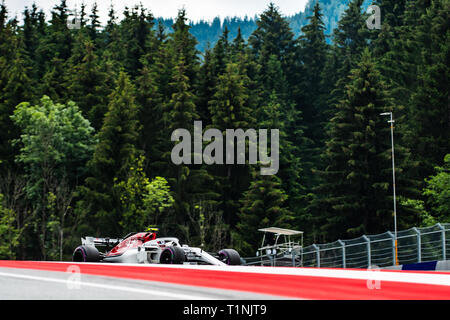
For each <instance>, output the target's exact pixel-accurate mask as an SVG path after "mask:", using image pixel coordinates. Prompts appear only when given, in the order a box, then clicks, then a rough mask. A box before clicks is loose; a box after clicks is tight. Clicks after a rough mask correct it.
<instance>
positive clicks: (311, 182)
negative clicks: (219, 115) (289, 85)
mask: <svg viewBox="0 0 450 320" xmlns="http://www.w3.org/2000/svg"><path fill="white" fill-rule="evenodd" d="M324 30H325V26H324V23H323V21H322V14H321V12H320V6H319V4H318V3H316V5H315V6H314V11H313V15H312V16H311V17H309V24H308V25H306V26H304V27H303V28H302V32H303V36H301V37H300V38H299V45H300V46H299V56H300V57H301V59H302V62H303V65H304V68H302V73H301V74H300V75H299V78H300V79H301V81H300V83H299V84H298V86H297V88H298V89H297V90H298V91H299V92H298V93H297V94H296V95H297V96H298V98H297V99H298V104H299V105H300V106H301V110H302V117H303V121H304V124H305V125H304V127H305V131H304V137H305V139H306V140H307V141H308V143H307V144H306V145H305V146H304V148H302V152H301V157H302V162H303V165H304V168H305V170H304V174H303V181H304V183H305V185H307V186H308V188H309V189H310V188H311V187H312V186H315V185H316V184H317V177H316V175H314V174H313V170H314V169H318V168H321V165H320V154H321V152H322V151H323V148H324V140H325V135H324V126H325V123H326V120H327V113H328V111H329V110H328V109H329V107H328V103H327V101H326V97H327V96H328V94H329V92H326V91H325V90H326V81H327V78H326V77H328V73H329V71H330V70H327V69H326V68H325V67H326V64H327V58H328V51H329V48H328V45H327V43H326V40H325V34H324Z"/></svg>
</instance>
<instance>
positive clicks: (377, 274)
mask: <svg viewBox="0 0 450 320" xmlns="http://www.w3.org/2000/svg"><path fill="white" fill-rule="evenodd" d="M53 299H58V300H115V299H117V300H155V299H156V300H270V299H277V300H279V299H283V300H284V299H308V300H309V299H313V300H450V272H425V271H421V272H418V271H392V270H389V271H386V270H354V269H352V270H349V269H347V270H343V269H315V268H282V267H247V266H245V267H244V266H229V267H218V266H193V265H181V266H175V265H124V264H106V263H71V262H36V261H0V300H53Z"/></svg>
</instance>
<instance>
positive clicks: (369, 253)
mask: <svg viewBox="0 0 450 320" xmlns="http://www.w3.org/2000/svg"><path fill="white" fill-rule="evenodd" d="M362 237H363V239H364V240H366V241H367V267H368V268H370V266H371V265H372V259H371V257H370V256H371V252H370V239H369V238H367V237H366V236H365V235H364V236H362Z"/></svg>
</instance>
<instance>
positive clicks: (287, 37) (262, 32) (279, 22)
mask: <svg viewBox="0 0 450 320" xmlns="http://www.w3.org/2000/svg"><path fill="white" fill-rule="evenodd" d="M256 25H257V28H256V30H255V31H254V32H253V33H252V35H251V36H250V38H249V40H248V42H249V44H250V46H251V47H252V52H253V54H254V55H255V57H256V60H257V61H258V63H259V64H260V65H261V70H265V68H266V67H267V63H268V61H269V58H270V56H271V55H275V56H276V57H277V59H278V60H279V61H280V62H281V66H282V70H283V73H284V74H285V76H286V78H287V81H288V83H289V84H290V85H294V84H295V73H296V72H297V71H296V70H297V67H296V60H297V59H296V52H295V51H296V49H295V46H296V44H295V41H294V34H293V32H292V30H291V28H290V27H289V22H288V21H287V19H286V18H285V17H283V16H282V15H281V13H280V12H279V9H278V8H277V7H276V6H275V5H274V4H273V3H270V4H269V6H268V8H267V9H266V10H265V11H264V12H263V13H262V14H261V15H260V16H259V19H258V20H257V21H256ZM264 76H265V75H264V73H262V74H261V77H263V78H264ZM263 82H264V80H263Z"/></svg>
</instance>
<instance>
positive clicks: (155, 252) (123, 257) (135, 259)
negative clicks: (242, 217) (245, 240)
mask: <svg viewBox="0 0 450 320" xmlns="http://www.w3.org/2000/svg"><path fill="white" fill-rule="evenodd" d="M156 231H157V230H152V232H140V233H130V234H128V235H127V236H125V237H124V238H123V239H110V238H94V237H85V238H81V243H82V245H81V246H79V247H77V248H76V249H75V251H74V252H73V261H74V262H111V263H161V264H207V265H218V266H226V265H240V264H241V257H240V256H239V253H238V252H237V251H236V250H233V249H223V250H220V251H219V253H218V254H217V255H216V256H213V255H211V254H209V253H207V252H206V251H204V250H202V249H200V248H192V247H189V246H188V245H180V242H179V240H178V239H177V238H157V237H156ZM98 247H104V248H106V252H105V253H101V252H99V250H98V249H97V248H98ZM111 248H112V249H111ZM110 249H111V250H110Z"/></svg>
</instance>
